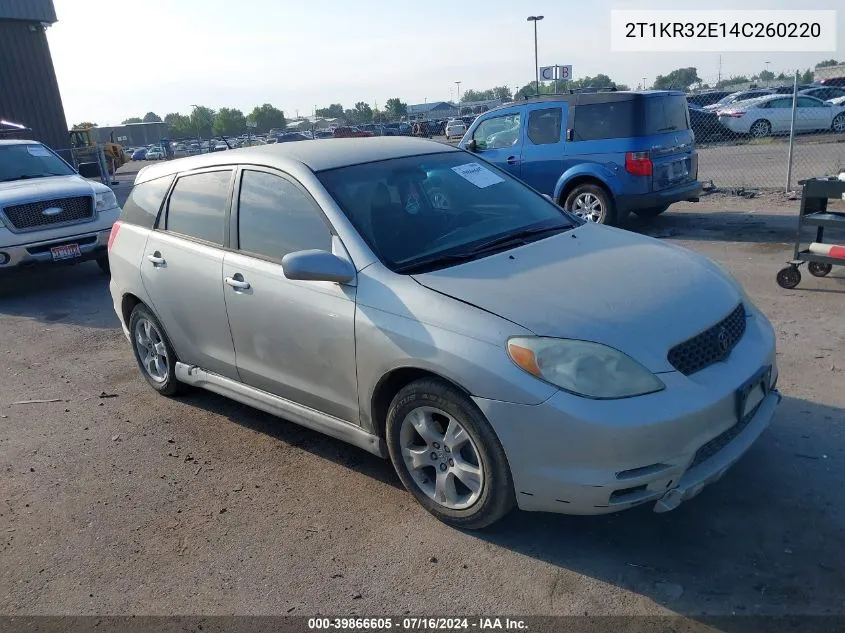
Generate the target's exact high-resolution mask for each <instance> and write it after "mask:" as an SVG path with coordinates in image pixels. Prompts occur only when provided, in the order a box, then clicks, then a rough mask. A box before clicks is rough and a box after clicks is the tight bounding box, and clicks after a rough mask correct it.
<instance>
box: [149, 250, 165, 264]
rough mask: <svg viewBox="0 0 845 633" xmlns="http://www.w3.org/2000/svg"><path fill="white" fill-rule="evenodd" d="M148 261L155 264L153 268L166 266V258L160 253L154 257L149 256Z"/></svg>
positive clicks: (156, 253) (153, 255)
mask: <svg viewBox="0 0 845 633" xmlns="http://www.w3.org/2000/svg"><path fill="white" fill-rule="evenodd" d="M147 259H148V260H150V261H151V262H152V263H153V266H164V264H165V261H164V257H162V256H161V253H159V252H158V251H156V252H155V253H153V254H152V255H147Z"/></svg>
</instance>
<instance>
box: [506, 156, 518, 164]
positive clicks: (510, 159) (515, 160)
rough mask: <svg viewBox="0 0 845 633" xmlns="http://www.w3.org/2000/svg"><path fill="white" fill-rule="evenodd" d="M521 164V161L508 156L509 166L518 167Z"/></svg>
mask: <svg viewBox="0 0 845 633" xmlns="http://www.w3.org/2000/svg"><path fill="white" fill-rule="evenodd" d="M519 163H520V160H519V158H517V157H516V156H508V165H518V164H519Z"/></svg>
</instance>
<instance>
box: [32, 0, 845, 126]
mask: <svg viewBox="0 0 845 633" xmlns="http://www.w3.org/2000/svg"><path fill="white" fill-rule="evenodd" d="M54 2H55V5H56V12H57V13H58V18H59V21H58V22H57V23H56V24H55V25H53V26H52V27H51V28H50V29H49V30H48V39H49V41H50V47H51V51H52V54H53V61H54V64H55V67H56V73H57V75H58V79H59V87H60V88H61V92H62V98H63V100H64V106H65V112H66V114H67V119H68V123H69V124H74V123H78V122H81V121H84V120H87V121H93V122H95V123H98V124H100V125H106V124H110V123H119V122H120V121H121V120H123V119H125V118H128V117H130V116H143V115H144V113H146V112H148V111H150V110H152V111H154V112H156V113H157V114H159V115H160V116H162V117H163V116H164V115H165V114H167V113H168V112H182V113H189V112H190V110H191V104H201V105H207V106H209V107H212V108H218V107H222V106H228V107H236V108H240V109H241V110H243V111H244V113H245V114H246V113H248V112H249V111H250V110H251V109H252V107H253V106H255V105H260V104H262V103H265V102H269V103H272V104H273V105H275V106H276V107H278V108H281V109H283V110H284V111H285V114H286V115H288V116H290V117H292V116H294V115H295V114H296V112H297V110H298V111H299V113H300V114H301V115H304V114H311V113H312V112H313V109H314V106H315V105H317V106H319V107H322V106H325V105H328V104H329V103H333V102H340V103H342V104H343V105H344V107H347V108H349V107H352V106H353V105H354V103H355V102H356V101H366V102H368V103H369V104H370V105H373V104H374V103H375V104H378V106H379V107H381V106H383V104H384V102H385V101H386V100H387V99H389V98H390V97H400V98H401V99H402V100H403V101H405V102H407V103H422V102H423V101H425V100H428V101H440V100H448V99H449V98H450V96H452V97H456V87H455V83H454V82H455V81H461V82H462V83H461V90H462V91H463V90H464V89H466V88H478V89H483V88H488V87H492V86H494V85H501V84H506V85H508V86H510V87H511V88H514V87H515V86H521V85H524V84H525V83H527V82H529V81H531V80H532V79H533V76H534V40H533V30H532V27H531V24H529V23H528V22H526V20H525V18H526V16H527V15H529V14H542V15H544V16H545V19H544V20H543V21H542V22H540V23H539V25H538V31H539V58H540V65H551V64H572V65H573V74H574V76H575V77H576V78H578V77H582V76H584V75H595V74H596V73H600V72H602V73H605V74H608V75H610V76H611V77H612V78H613V79H614V80H616V81H619V82H622V83H626V84H628V85H630V86H631V87H636V86H637V85H638V84H639V83H641V82H642V78H643V77H646V78H647V81H648V82H651V81H653V80H654V78H655V77H656V76H657V75H658V74H666V73H668V72H669V71H671V70H673V69H674V68H678V67H683V66H695V67H697V68H698V73H699V76H700V77H701V78H702V79H704V80H705V81H715V79H716V77H717V74H718V72H719V55H718V54H712V53H633V54H632V53H626V54H620V53H611V51H610V38H609V23H610V9H611V8H654V9H672V8H675V9H677V8H697V9H703V8H706V9H719V8H738V7H739V6H742V8H744V9H791V8H797V7H798V5H800V6H801V7H802V8H813V9H836V8H840V7H841V0H806V1H805V2H801V3H798V2H796V1H795V0H744V2H742V3H738V2H725V1H724V0H712V2H708V3H707V4H706V6H700V5H699V6H689V5H687V4H684V5H683V7H679V5H678V3H677V1H676V0H672V1H670V2H662V1H655V2H650V1H643V2H639V1H633V0H590V1H588V2H585V1H584V0H530V1H516V2H515V1H514V0H461V1H460V2H456V1H455V0H427V1H426V2H420V3H412V2H402V3H399V2H388V1H386V0H382V1H380V2H377V1H375V0H357V1H356V2H350V1H349V0H313V1H311V2H302V1H297V2H293V1H291V0H54ZM843 25H845V11H840V12H839V15H838V31H837V44H838V51H837V52H836V53H833V52H831V53H800V54H788V53H726V54H724V55H722V76H723V77H725V76H731V75H740V74H754V73H756V72H759V71H760V70H763V69H764V68H765V62H766V61H770V62H771V64H770V69H771V70H772V71H774V72H775V73H777V72H780V71H781V70H783V71H791V70H794V69H796V68H801V69H804V68H807V67H812V66H813V65H814V64H815V63H816V62H817V61H819V60H821V59H827V58H830V57H836V58H837V59H842V58H843V57H845V41H844V40H843V38H845V26H843ZM450 90H451V94H450Z"/></svg>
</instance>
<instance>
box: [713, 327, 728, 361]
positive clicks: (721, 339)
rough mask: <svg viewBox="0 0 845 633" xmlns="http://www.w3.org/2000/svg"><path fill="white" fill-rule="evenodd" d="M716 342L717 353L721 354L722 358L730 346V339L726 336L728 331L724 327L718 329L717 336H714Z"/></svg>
mask: <svg viewBox="0 0 845 633" xmlns="http://www.w3.org/2000/svg"><path fill="white" fill-rule="evenodd" d="M716 342H717V343H718V344H719V351H720V352H721V353H722V356H726V355H727V353H728V350H729V349H730V346H731V339H730V336H729V335H728V331H727V330H726V329H725V328H724V327H721V328H719V334H718V335H717V336H716Z"/></svg>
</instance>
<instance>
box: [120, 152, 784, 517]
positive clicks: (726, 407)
mask: <svg viewBox="0 0 845 633" xmlns="http://www.w3.org/2000/svg"><path fill="white" fill-rule="evenodd" d="M109 260H110V264H111V273H112V279H111V293H112V297H113V299H114V307H115V310H116V312H117V314H118V316H119V317H120V320H121V322H122V324H123V329H124V331H125V333H126V336H127V337H128V339H129V341H130V344H131V347H132V351H133V353H134V355H135V358H136V360H137V362H138V366H139V367H140V370H141V373H142V374H143V376H144V378H146V380H147V381H148V382H149V384H150V385H151V386H152V387H153V389H155V390H156V391H158V392H159V393H161V394H163V395H167V396H171V395H174V394H176V393H178V391H179V390H180V388H182V387H183V386H185V385H194V386H198V387H202V388H205V389H209V390H211V391H214V392H217V393H220V394H223V395H226V396H228V397H231V398H233V399H235V400H238V401H240V402H243V403H246V404H248V405H251V406H253V407H256V408H258V409H262V410H264V411H268V412H270V413H273V414H276V415H278V416H281V417H284V418H286V419H288V420H292V421H294V422H297V423H299V424H302V425H304V426H307V427H309V428H312V429H315V430H318V431H321V432H323V433H326V434H328V435H331V436H333V437H336V438H340V439H342V440H344V441H346V442H349V443H351V444H354V445H356V446H358V447H361V448H363V449H365V450H368V451H370V452H372V453H375V454H376V455H380V456H382V457H389V458H390V459H391V461H392V462H393V465H394V467H395V468H396V472H397V473H398V475H399V478H400V479H401V480H402V483H403V484H404V485H405V487H406V488H407V489H408V490H409V491H410V492H411V493H412V494H413V495H414V496H415V497H416V499H417V500H418V501H419V502H420V504H422V505H423V506H424V507H425V508H426V510H428V511H429V512H431V513H432V514H434V515H435V516H436V517H437V518H439V519H441V520H442V521H445V522H447V523H449V524H451V525H454V526H457V527H462V528H481V527H484V526H486V525H489V524H491V523H493V522H494V521H496V520H497V519H499V518H501V517H502V516H503V515H505V514H506V513H507V512H508V511H509V510H510V509H511V508H512V507H513V506H514V505H517V506H518V507H519V508H521V509H523V510H539V511H548V512H561V513H567V514H600V513H607V512H614V511H618V510H624V509H626V508H630V507H632V506H636V505H639V504H643V503H652V504H653V505H654V509H655V510H656V511H659V512H662V511H667V510H671V509H673V508H675V507H677V506H678V504H680V503H681V502H682V501H685V500H687V499H689V498H691V497H693V496H695V495H696V494H697V493H698V492H699V491H700V490H701V489H702V488H703V487H704V486H705V485H707V484H709V483H711V482H714V481H716V480H717V479H719V478H720V477H722V475H724V474H725V472H726V471H727V469H728V468H729V467H730V466H731V465H732V464H733V463H734V462H735V461H736V460H737V459H739V458H740V457H741V456H742V455H743V453H745V451H746V450H748V448H749V447H750V446H751V445H752V444H753V443H754V441H755V440H756V439H757V438H758V437H759V435H760V434H761V433H762V431H763V430H764V429H765V428H766V426H768V425H769V423H770V422H771V420H772V417H773V415H774V412H775V408H776V406H777V404H778V402H779V400H780V395H779V393H778V392H777V390H776V388H775V386H776V383H777V374H778V372H777V367H776V361H775V336H774V332H773V330H772V327H771V325H770V324H769V322H768V320H767V319H766V317H765V316H764V315H763V314H762V313H761V312H760V311H759V310H758V309H757V308H756V307H755V306H754V305H753V304H752V303H751V301H750V300H749V298H748V296H747V295H746V294H745V292H744V291H743V290H742V288H741V287H740V286H739V285H738V284H737V282H736V281H734V280H733V279H732V278H731V277H730V276H729V275H728V274H727V273H726V272H725V271H724V270H723V269H722V268H721V267H720V266H718V265H717V264H715V263H713V262H712V261H710V260H709V259H707V258H704V257H701V256H699V255H696V254H694V253H692V252H690V251H688V250H686V249H683V248H680V247H677V246H674V245H670V244H666V243H664V242H660V241H657V240H654V239H651V238H647V237H642V236H640V235H636V234H634V233H630V232H626V231H622V230H619V229H613V228H608V227H603V226H597V225H594V224H585V223H583V222H582V221H581V220H579V219H578V218H577V217H574V216H572V215H569V214H568V213H566V212H565V211H564V210H562V209H561V208H560V207H558V206H557V205H555V204H553V203H552V202H551V201H550V200H548V199H547V198H545V197H544V196H542V195H540V194H539V193H537V192H536V191H534V190H533V189H531V188H529V187H528V186H526V185H524V184H522V183H521V182H520V181H518V180H516V179H514V178H513V177H511V176H510V175H508V174H507V173H505V172H503V171H501V170H499V169H497V168H496V167H494V166H492V165H490V164H488V163H486V162H484V161H482V160H480V159H479V158H478V157H476V156H475V155H473V154H470V153H467V152H464V151H462V150H459V149H456V148H453V147H449V146H447V145H444V144H441V143H437V142H434V141H426V140H420V139H410V138H403V137H378V138H362V139H330V140H316V141H303V142H299V143H284V144H277V145H268V146H263V147H255V148H250V149H243V150H234V151H229V152H220V153H213V154H208V155H203V156H197V157H192V158H186V159H181V160H176V161H171V162H167V163H162V164H157V165H152V166H149V167H146V168H144V169H143V170H141V172H140V173H139V174H138V177H137V179H136V181H135V186H134V189H133V190H132V193H131V195H130V197H129V199H128V201H127V202H126V204H125V206H124V209H123V213H122V215H121V217H120V220H119V222H118V223H116V224H115V225H114V228H113V231H112V239H111V242H110V246H109Z"/></svg>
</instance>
